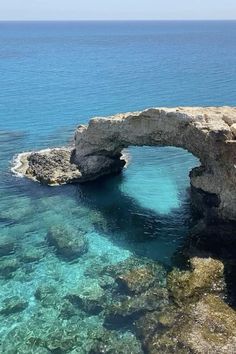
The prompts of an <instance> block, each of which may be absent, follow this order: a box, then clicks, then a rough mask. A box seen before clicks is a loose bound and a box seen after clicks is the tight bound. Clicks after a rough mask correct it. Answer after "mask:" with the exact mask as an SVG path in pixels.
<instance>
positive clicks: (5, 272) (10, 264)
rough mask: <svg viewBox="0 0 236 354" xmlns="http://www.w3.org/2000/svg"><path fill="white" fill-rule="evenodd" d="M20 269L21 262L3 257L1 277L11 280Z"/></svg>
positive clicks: (0, 262) (0, 263) (0, 270)
mask: <svg viewBox="0 0 236 354" xmlns="http://www.w3.org/2000/svg"><path fill="white" fill-rule="evenodd" d="M19 267H20V262H19V261H18V260H17V258H15V257H11V256H8V257H3V258H2V259H1V260H0V276H1V277H3V278H6V279H7V278H10V277H12V276H13V275H14V272H15V271H16V270H17V269H18V268H19Z"/></svg>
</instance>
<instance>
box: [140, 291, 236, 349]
mask: <svg viewBox="0 0 236 354" xmlns="http://www.w3.org/2000/svg"><path fill="white" fill-rule="evenodd" d="M163 315H164V316H166V314H165V312H163ZM168 316H169V318H170V320H169V321H170V322H169V323H168V321H167V325H166V326H165V325H164V326H162V330H161V331H160V330H157V331H156V334H154V335H152V336H150V337H148V338H147V339H146V341H145V348H146V351H147V353H149V354H156V353H166V354H167V353H168V354H169V353H178V354H182V353H184V354H185V353H186V354H189V353H193V354H199V353H209V354H221V353H234V352H235V350H236V312H235V311H234V310H233V309H231V308H230V307H229V306H228V305H227V304H226V303H224V301H223V300H222V299H221V298H220V297H218V296H216V295H213V294H208V295H203V297H202V298H201V299H200V300H199V301H197V302H196V303H194V304H190V305H187V306H186V307H182V308H180V309H178V310H177V309H175V310H174V311H173V312H172V313H171V312H169V313H168ZM159 318H160V319H161V316H159Z"/></svg>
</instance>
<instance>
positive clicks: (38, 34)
mask: <svg viewBox="0 0 236 354" xmlns="http://www.w3.org/2000/svg"><path fill="white" fill-rule="evenodd" d="M235 42H236V22H114V23H111V22H106V23H103V22H100V23H97V22H83V23H66V22H65V23H7V22H6V23H0V78H1V90H0V147H1V149H0V196H1V204H0V226H1V229H0V240H1V239H7V240H8V242H10V241H11V242H14V247H13V248H12V250H11V251H9V252H7V253H5V254H4V255H2V256H1V257H0V321H1V325H0V333H1V343H0V346H1V347H0V348H1V349H0V351H1V352H2V353H31V350H33V352H34V353H72V352H73V353H82V354H83V353H89V352H90V349H89V348H90V346H91V343H90V342H91V338H92V337H93V335H92V334H91V331H92V332H93V334H94V333H96V334H97V336H99V335H100V334H99V333H102V331H103V330H104V328H105V325H104V318H105V316H106V315H105V313H104V311H101V312H99V313H92V314H91V313H89V311H87V310H86V311H85V310H84V309H83V308H82V307H81V306H77V307H76V306H74V305H73V303H71V302H68V296H69V295H70V294H71V293H73V291H75V290H76V292H77V293H79V294H81V293H83V291H86V293H87V294H89V296H92V295H93V296H97V300H99V299H100V300H99V301H100V304H101V303H102V305H104V306H109V304H111V303H113V302H116V301H118V299H120V296H121V295H120V294H119V292H117V291H116V290H114V279H113V278H112V277H111V276H110V275H107V273H106V271H105V268H106V267H109V266H111V265H114V266H115V265H117V268H120V263H119V262H122V261H125V260H126V262H128V261H127V260H129V259H133V257H136V258H135V259H136V260H137V262H140V264H143V262H146V261H147V260H148V261H150V262H154V263H155V264H156V262H159V263H160V264H162V265H163V267H164V268H169V267H170V266H172V265H173V259H174V253H175V251H176V250H177V249H178V248H180V247H181V245H182V243H183V242H184V239H185V237H186V236H187V232H188V225H189V221H190V218H191V213H190V206H189V191H188V187H189V178H188V173H189V171H190V170H191V168H192V167H194V166H196V165H198V161H197V159H196V158H195V157H193V156H192V155H191V154H189V153H188V152H186V151H184V150H181V149H176V148H171V147H165V148H150V147H143V148H137V147H131V148H130V149H128V151H127V153H128V155H129V165H128V167H127V168H126V169H124V171H123V173H122V174H121V175H120V176H113V177H108V178H106V179H104V180H99V181H95V182H93V183H89V184H85V185H81V186H78V185H70V186H63V187H45V186H41V185H40V184H38V183H33V182H31V181H28V180H26V179H22V178H17V177H15V176H13V175H12V174H11V171H10V165H11V161H12V159H13V156H14V155H16V154H17V153H18V152H22V151H28V150H33V149H38V148H43V147H51V146H58V145H61V144H68V143H70V141H71V140H72V138H73V131H74V128H75V126H76V125H78V124H80V123H85V122H87V121H88V119H89V118H90V117H92V116H100V115H103V116H104V115H108V114H114V113H117V112H122V111H132V110H139V109H143V108H146V107H150V106H179V105H203V106H206V105H235V93H236V84H235V83H236V65H235V62H236V61H235V59H236V46H235ZM54 226H60V227H62V228H65V227H70V228H71V229H72V230H74V232H75V233H76V232H77V230H79V231H80V232H81V233H83V235H85V237H86V240H87V242H88V248H87V252H85V253H84V254H82V255H80V256H79V257H77V258H76V259H73V260H72V261H71V260H70V261H69V260H68V259H65V258H63V257H61V256H60V255H58V254H57V252H56V250H55V248H53V247H51V246H50V245H49V244H48V240H47V237H46V235H47V234H48V231H49V230H50V228H51V227H54ZM9 240H10V241H9ZM144 257H146V258H144ZM9 264H10V265H9ZM127 264H128V263H127ZM127 267H128V266H127ZM160 279H161V280H162V281H163V282H165V276H163V274H162V273H161V272H160ZM44 286H48V287H49V288H50V287H51V290H50V289H49V290H47V291H46V295H45V297H46V300H47V301H48V302H47V303H46V305H45V303H44V301H43V300H42V299H41V300H39V299H38V298H37V296H36V294H37V291H39V289H41V288H42V287H44ZM52 289H54V290H52ZM84 289H85V290H84ZM101 292H102V293H104V294H103V295H104V296H105V299H104V298H103V297H102V298H100V297H99V296H100V293H101ZM68 294H69V295H68ZM94 294H95V295H94ZM12 296H18V298H17V299H18V300H17V301H16V302H17V303H18V304H19V302H20V301H21V302H23V303H24V304H23V305H22V308H20V309H19V308H12V307H11V310H9V313H6V311H5V312H4V311H2V309H4V308H5V307H6V299H9V298H11V297H12ZM69 298H70V297H69ZM19 299H20V301H19ZM44 300H45V299H44ZM63 306H64V307H63ZM65 307H66V310H65ZM63 311H64V312H63ZM62 313H63V315H62ZM65 313H66V315H65ZM74 326H77V327H76V328H75V332H76V333H77V334H78V332H79V337H78V339H77V342H76V343H74V342H73V343H72V344H68V345H67V346H65V347H61V348H60V346H58V347H57V345H55V346H53V345H48V342H47V345H46V344H45V342H44V341H45V338H46V337H47V336H48V335H49V334H48V333H51V334H52V337H50V336H49V339H47V340H48V341H49V342H50V341H51V342H53V339H52V338H53V335H56V334H55V333H59V337H60V338H65V339H68V338H67V337H68V334H66V333H67V332H66V331H67V330H68V329H74ZM121 327H122V326H121ZM78 328H79V330H78ZM106 330H107V329H106ZM32 333H33V337H34V340H35V338H37V341H36V340H35V342H34V343H33V344H32ZM109 333H110V332H109ZM109 335H110V334H109ZM116 335H117V336H119V338H122V341H123V342H124V343H127V345H128V346H129V347H130V346H131V344H130V343H132V346H133V347H134V349H133V353H140V352H142V349H140V342H139V340H138V339H137V338H136V336H135V332H134V331H133V330H132V328H128V329H127V328H126V329H124V328H123V329H119V330H118V331H117V330H116ZM12 338H14V340H12ZM29 338H31V339H30V340H29ZM42 338H43V339H44V341H43V339H42ZM39 339H40V340H39ZM113 341H114V342H115V339H113ZM39 342H40V344H39ZM51 342H50V343H51ZM35 343H36V344H35ZM32 348H33V349H32ZM78 348H80V349H78ZM126 349H127V348H126ZM126 349H122V350H123V352H128V351H126ZM76 350H77V351H76ZM95 352H96V351H95ZM97 352H98V351H97ZM113 352H114V351H113ZM121 352H122V351H121ZM129 352H130V351H129ZM93 353H94V352H93Z"/></svg>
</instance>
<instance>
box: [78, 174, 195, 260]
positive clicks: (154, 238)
mask: <svg viewBox="0 0 236 354" xmlns="http://www.w3.org/2000/svg"><path fill="white" fill-rule="evenodd" d="M123 179H124V176H123V174H122V173H121V174H119V175H115V176H107V177H105V178H104V177H103V178H101V179H99V180H96V181H93V182H89V183H86V184H82V185H79V186H78V187H77V198H78V202H79V203H81V202H82V203H83V204H85V205H86V206H89V208H90V209H91V210H94V211H98V212H99V213H100V214H102V216H103V218H104V219H105V226H104V224H100V223H98V224H95V225H94V226H95V228H96V230H97V231H98V232H100V233H102V234H104V235H106V236H107V237H109V238H110V239H111V240H112V242H113V243H114V244H116V245H119V246H123V247H125V248H127V249H129V250H130V251H132V252H135V253H136V254H138V255H142V256H148V257H150V258H154V259H158V258H160V253H161V251H162V253H165V252H167V249H168V247H172V249H173V250H176V248H177V247H180V246H181V245H182V244H183V241H184V239H185V237H186V236H187V231H188V224H189V222H190V220H191V211H190V205H189V204H190V203H189V198H188V196H189V193H188V194H186V200H183V203H182V204H181V206H180V207H179V208H177V209H173V210H172V211H171V212H170V213H169V214H159V213H157V212H156V211H154V210H152V209H151V208H150V209H148V208H145V207H142V206H141V205H140V204H139V203H138V202H137V201H136V200H135V198H133V197H130V196H128V195H126V194H125V193H123V192H122V191H121V189H120V185H121V184H122V182H123ZM158 247H159V248H161V249H158ZM164 256H165V255H164V254H163V257H162V258H165V257H164Z"/></svg>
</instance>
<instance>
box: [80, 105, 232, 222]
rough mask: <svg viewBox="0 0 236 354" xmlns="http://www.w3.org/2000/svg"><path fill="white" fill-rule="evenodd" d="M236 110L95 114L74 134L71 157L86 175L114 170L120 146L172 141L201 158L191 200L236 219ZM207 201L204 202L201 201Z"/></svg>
mask: <svg viewBox="0 0 236 354" xmlns="http://www.w3.org/2000/svg"><path fill="white" fill-rule="evenodd" d="M235 123H236V109H235V108H229V107H222V108H173V109H169V108H168V109H167V108H152V109H148V110H145V111H142V112H134V113H126V114H118V115H115V116H112V117H108V118H93V119H91V120H90V122H89V124H88V125H87V126H79V127H78V128H77V130H76V133H75V160H74V161H75V162H76V164H78V166H79V168H80V171H81V172H82V174H84V175H87V176H89V175H90V176H91V177H92V176H93V175H97V176H99V175H103V174H105V173H110V172H115V171H117V170H119V169H121V168H122V166H123V165H124V164H123V163H122V160H120V156H121V152H122V149H124V148H127V147H128V146H130V145H136V146H143V145H147V146H175V147H181V148H183V149H186V150H188V151H189V152H191V153H192V154H193V155H195V156H196V157H198V158H199V160H200V162H201V166H200V167H197V168H194V169H193V170H192V171H191V173H190V179H191V186H192V189H193V193H194V199H195V201H196V200H197V201H198V203H196V204H199V205H201V207H205V209H208V212H209V210H210V212H211V217H214V216H217V217H220V218H222V219H236V188H235V186H236V140H235ZM203 204H205V205H203Z"/></svg>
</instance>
